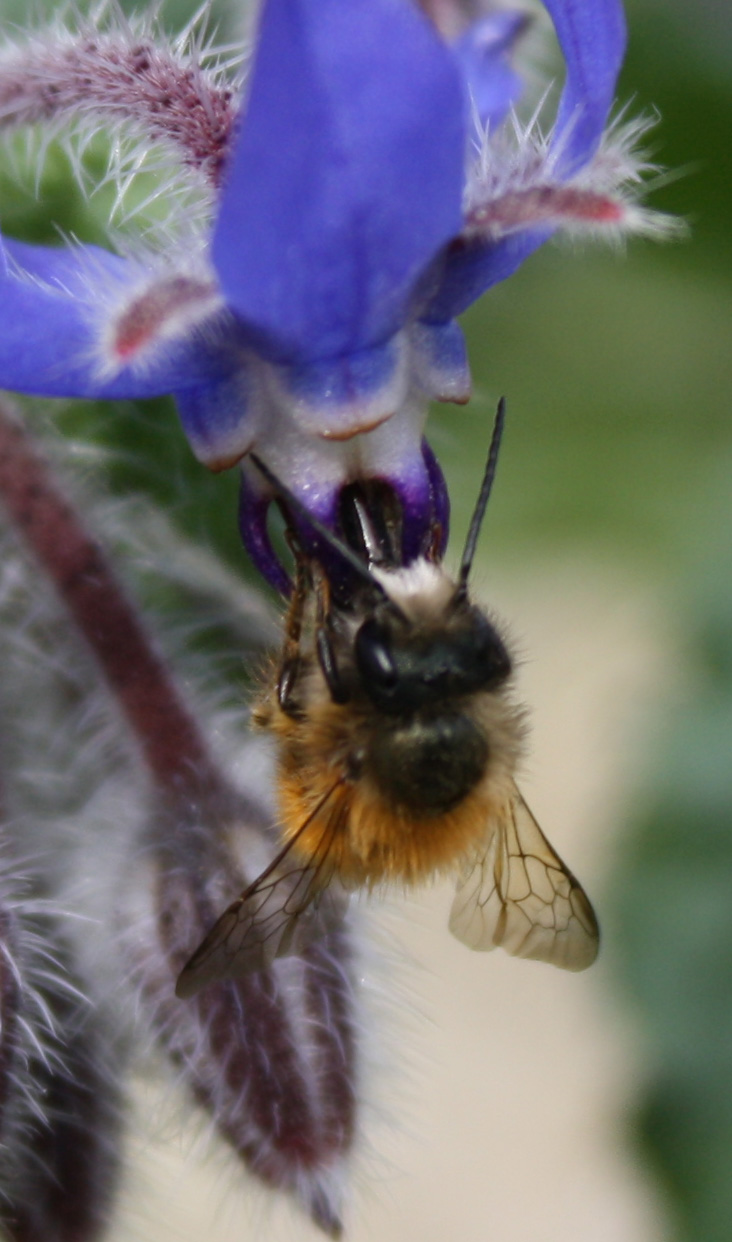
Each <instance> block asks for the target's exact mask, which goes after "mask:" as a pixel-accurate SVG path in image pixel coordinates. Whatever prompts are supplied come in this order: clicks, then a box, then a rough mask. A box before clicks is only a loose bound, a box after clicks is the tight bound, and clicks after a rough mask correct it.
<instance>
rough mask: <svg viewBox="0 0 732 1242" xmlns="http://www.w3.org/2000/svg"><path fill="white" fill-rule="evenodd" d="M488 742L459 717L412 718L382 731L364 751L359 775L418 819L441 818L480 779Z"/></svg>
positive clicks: (463, 717) (475, 728)
mask: <svg viewBox="0 0 732 1242" xmlns="http://www.w3.org/2000/svg"><path fill="white" fill-rule="evenodd" d="M488 758H489V752H488V742H487V740H486V737H485V735H484V733H483V732H481V730H480V729H479V728H478V727H477V725H476V724H475V723H474V722H473V720H471V719H470V717H469V716H466V715H464V714H462V713H460V712H455V713H450V714H444V713H442V714H440V715H436V716H432V717H425V716H420V715H416V716H414V717H412V719H410V720H409V721H407V722H403V723H400V724H398V725H394V726H392V727H391V728H388V729H381V730H379V731H378V733H377V734H376V736H375V737H374V741H373V745H372V746H371V748H370V750H369V755H368V763H367V765H366V767H365V771H364V775H367V776H369V777H370V778H371V780H372V781H373V783H374V785H375V786H376V787H377V789H378V790H379V793H380V794H381V796H382V797H384V798H385V799H386V800H387V801H389V802H394V803H396V804H397V805H399V806H402V807H403V808H405V809H406V810H408V811H411V812H413V813H415V814H418V815H434V816H437V815H443V814H444V813H445V812H446V811H450V810H452V809H453V807H456V806H457V805H458V804H459V803H460V802H462V800H463V799H464V798H465V797H466V796H467V795H468V794H469V793H470V792H471V790H472V789H474V788H475V786H476V785H477V784H478V782H479V781H480V780H481V779H482V778H483V776H484V774H485V771H486V766H487V763H488Z"/></svg>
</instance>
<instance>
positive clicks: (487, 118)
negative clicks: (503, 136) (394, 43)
mask: <svg viewBox="0 0 732 1242" xmlns="http://www.w3.org/2000/svg"><path fill="white" fill-rule="evenodd" d="M529 21H530V18H529V17H528V15H527V14H526V13H513V12H511V11H510V10H508V9H505V10H502V11H499V12H496V13H491V14H490V15H489V16H488V17H484V18H483V19H482V20H481V21H479V22H476V23H475V24H474V25H473V26H471V27H470V28H469V29H468V30H467V31H466V32H465V34H464V35H462V36H461V37H460V38H459V39H458V40H457V41H456V42H455V43H454V44H453V48H452V50H453V55H454V56H455V58H456V60H457V62H458V65H459V67H460V71H461V73H462V75H463V78H464V80H465V83H466V85H467V88H468V94H469V96H470V100H471V104H472V106H473V108H474V109H475V112H476V113H477V116H478V119H479V120H480V123H481V125H484V126H485V125H488V126H489V127H490V128H491V129H494V128H495V127H496V126H497V125H500V123H501V121H503V120H504V119H505V117H506V115H507V113H508V112H509V110H510V109H511V108H512V107H513V105H514V104H515V103H516V102H517V101H518V99H519V98H520V96H521V93H522V91H523V88H524V83H523V80H522V78H521V77H520V75H519V74H518V73H517V72H516V70H515V69H513V68H512V67H511V62H510V59H509V58H510V54H511V52H512V51H513V48H514V47H515V45H516V42H517V41H518V39H519V38H520V37H521V35H522V34H523V32H524V31H525V30H526V27H527V26H528V24H529Z"/></svg>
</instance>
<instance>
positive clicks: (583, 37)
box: [425, 0, 625, 322]
mask: <svg viewBox="0 0 732 1242" xmlns="http://www.w3.org/2000/svg"><path fill="white" fill-rule="evenodd" d="M545 4H546V8H547V9H548V10H549V12H550V14H551V16H552V20H553V22H554V26H555V28H556V31H557V36H558V38H559V42H560V46H561V49H562V52H563V53H564V59H565V62H566V67H567V73H566V79H565V84H564V90H563V91H562V97H561V99H560V102H559V110H558V114H557V122H556V127H555V132H554V138H553V143H552V145H553V148H554V150H555V151H557V152H558V153H559V155H558V165H557V168H558V172H559V173H560V175H562V176H564V177H569V176H571V175H572V174H573V173H575V172H576V171H577V170H578V169H579V168H581V167H582V166H583V165H584V164H586V163H587V162H588V161H589V160H590V159H592V156H593V155H594V154H595V151H596V150H597V147H598V145H599V143H600V140H601V138H602V135H603V131H604V128H605V125H606V122H607V117H608V113H609V111H610V107H611V105H612V102H613V97H614V94H615V85H616V82H617V77H618V73H619V71H620V66H621V63H622V60H623V54H624V52H625V20H624V17H623V8H622V4H621V3H620V0H545ZM550 235H551V230H548V229H531V230H527V231H526V232H525V233H520V234H516V235H514V236H512V237H508V238H506V239H504V240H503V241H500V242H496V243H493V244H490V243H489V244H481V243H476V244H470V245H466V246H463V245H458V246H456V247H455V248H454V249H453V250H452V251H451V252H450V253H449V254H448V257H447V261H446V263H445V266H444V271H443V278H442V281H441V285H440V290H439V292H438V294H437V295H436V297H435V298H434V299H433V301H432V302H431V304H430V306H429V309H428V311H427V312H426V314H425V318H427V319H430V320H435V321H437V322H443V321H445V320H449V319H451V318H452V317H453V316H454V315H459V314H461V313H462V311H464V310H465V309H466V308H467V307H468V306H470V305H471V304H472V303H473V302H475V301H476V299H477V298H479V297H480V296H481V294H483V293H484V292H485V291H486V289H489V288H490V287H491V285H495V284H497V283H498V282H499V281H501V280H505V279H506V277H508V276H511V275H512V274H513V273H514V272H515V271H516V269H517V268H518V267H520V266H521V264H522V263H523V261H524V259H526V258H527V257H528V256H529V255H530V254H532V253H533V251H534V250H537V249H538V248H539V246H541V245H542V244H543V243H544V242H545V241H546V240H547V238H548V237H549V236H550Z"/></svg>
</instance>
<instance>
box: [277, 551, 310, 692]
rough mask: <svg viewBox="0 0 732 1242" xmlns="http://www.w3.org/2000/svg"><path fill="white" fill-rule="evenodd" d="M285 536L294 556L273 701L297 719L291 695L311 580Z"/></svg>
mask: <svg viewBox="0 0 732 1242" xmlns="http://www.w3.org/2000/svg"><path fill="white" fill-rule="evenodd" d="M286 537H287V539H288V542H289V544H290V547H291V549H292V552H293V555H294V557H295V583H294V588H293V592H292V599H291V601H290V608H289V611H288V613H287V620H286V622H285V644H284V649H283V652H282V662H281V664H280V672H279V676H278V678H277V702H278V703H279V705H280V708H281V710H282V711H283V712H284V713H285V714H286V715H287V716H299V715H300V707H299V704H298V702H297V699H296V696H295V686H296V684H297V678H298V673H299V671H300V637H301V635H302V623H303V614H304V611H305V603H306V600H307V594H308V588H309V587H310V586H311V585H312V577H311V574H310V568H309V566H308V564H307V561H306V560H305V557H304V556H303V554H302V552H300V550H299V548H298V546H297V543H296V542H295V540H294V537H293V538H292V539H291V538H290V532H289V531H288V532H287V536H286Z"/></svg>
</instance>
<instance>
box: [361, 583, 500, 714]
mask: <svg viewBox="0 0 732 1242" xmlns="http://www.w3.org/2000/svg"><path fill="white" fill-rule="evenodd" d="M354 657H355V662H356V667H357V669H358V673H359V676H360V679H361V684H362V688H363V690H364V691H365V693H366V694H367V696H368V697H369V698H370V699H371V701H372V702H373V704H374V705H375V706H376V707H378V708H379V709H380V710H381V711H384V712H387V713H388V714H390V715H406V714H409V713H410V712H414V711H418V710H419V709H421V708H424V707H429V706H431V705H436V704H438V703H444V702H445V701H446V700H451V699H456V698H460V697H462V696H464V695H469V694H473V693H475V692H476V691H480V690H488V691H490V690H498V689H499V688H500V687H501V686H502V685H503V684H504V683H505V682H506V681H507V679H508V678H509V676H510V674H511V659H510V656H509V654H508V651H507V650H506V647H505V645H504V643H503V641H502V639H501V637H500V635H499V634H498V632H497V631H496V629H495V627H494V626H493V625H492V624H491V622H490V621H489V620H488V618H487V617H486V615H485V614H484V613H483V612H481V610H480V609H479V608H476V607H475V606H474V605H472V604H469V603H467V602H465V601H464V600H463V599H462V597H460V598H459V599H458V600H457V601H456V609H455V612H454V614H453V615H452V616H450V617H449V618H443V621H442V623H440V624H434V625H432V626H420V627H415V626H413V625H412V624H411V623H410V622H408V621H406V622H405V620H404V618H403V617H402V616H401V615H399V614H393V613H389V612H387V611H386V610H381V611H377V612H375V613H374V614H372V615H371V616H369V617H368V618H367V619H366V620H365V621H364V622H363V623H362V624H361V626H360V627H359V629H358V631H357V633H356V637H355V640H354Z"/></svg>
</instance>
